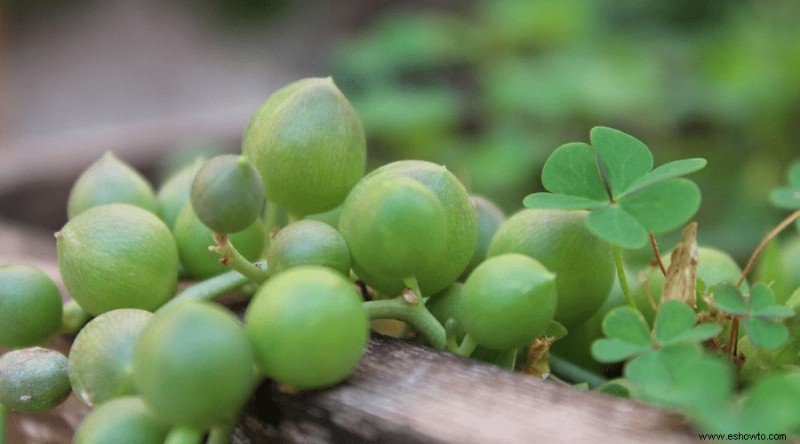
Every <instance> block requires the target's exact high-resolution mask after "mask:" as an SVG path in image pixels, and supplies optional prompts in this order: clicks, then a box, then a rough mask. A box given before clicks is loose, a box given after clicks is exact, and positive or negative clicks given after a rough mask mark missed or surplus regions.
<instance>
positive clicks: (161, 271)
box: [56, 204, 178, 316]
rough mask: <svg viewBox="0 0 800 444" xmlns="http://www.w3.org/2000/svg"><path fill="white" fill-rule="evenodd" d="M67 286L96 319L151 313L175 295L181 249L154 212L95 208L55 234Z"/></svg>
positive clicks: (114, 206)
mask: <svg viewBox="0 0 800 444" xmlns="http://www.w3.org/2000/svg"><path fill="white" fill-rule="evenodd" d="M56 239H57V246H58V267H59V270H60V271H61V277H62V278H64V284H65V285H66V287H67V289H69V291H70V293H71V294H72V297H73V299H75V301H76V302H78V304H80V306H81V307H82V308H83V309H84V310H86V311H87V312H88V313H90V314H92V315H95V316H97V315H99V314H101V313H105V312H107V311H110V310H114V309H117V308H140V309H142V310H148V311H152V310H155V309H156V308H158V307H160V306H161V305H162V304H163V303H164V302H166V301H167V300H168V299H169V298H170V297H171V296H172V295H173V294H174V292H175V288H176V284H177V280H178V273H177V269H176V267H175V264H177V263H178V251H177V248H176V247H175V240H174V239H173V237H172V233H170V231H169V229H168V228H167V226H166V225H164V222H162V221H161V220H160V219H159V218H158V217H156V216H155V215H154V214H153V213H150V212H148V211H145V210H143V209H141V208H138V207H134V206H132V205H127V204H110V205H102V206H99V207H94V208H90V209H89V210H86V211H84V212H83V213H81V214H79V215H78V216H77V217H75V218H73V219H71V220H70V221H69V222H67V224H66V225H65V226H64V228H62V229H61V231H60V232H58V233H56Z"/></svg>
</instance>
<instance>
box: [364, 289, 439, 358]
mask: <svg viewBox="0 0 800 444" xmlns="http://www.w3.org/2000/svg"><path fill="white" fill-rule="evenodd" d="M363 304H364V308H365V309H366V310H367V314H368V315H369V319H370V320H374V319H397V320H398V321H403V322H405V323H407V324H409V325H411V326H412V327H414V329H416V330H417V331H418V332H420V333H421V334H422V336H424V337H425V339H427V341H428V343H429V344H431V346H433V347H436V348H438V349H440V350H443V349H444V348H445V346H446V344H447V339H446V334H445V331H444V327H442V324H440V323H439V321H437V320H436V318H435V317H433V315H432V314H431V312H429V311H428V309H427V308H425V303H424V302H423V301H422V300H421V299H418V300H417V302H416V303H409V302H408V301H407V300H406V298H405V297H404V296H402V295H400V296H397V297H395V298H392V299H380V300H375V301H366V302H364V303H363Z"/></svg>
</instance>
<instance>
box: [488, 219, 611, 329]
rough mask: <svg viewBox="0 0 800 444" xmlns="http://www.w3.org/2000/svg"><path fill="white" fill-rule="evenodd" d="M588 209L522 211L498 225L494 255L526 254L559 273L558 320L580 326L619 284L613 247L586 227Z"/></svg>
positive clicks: (556, 317)
mask: <svg viewBox="0 0 800 444" xmlns="http://www.w3.org/2000/svg"><path fill="white" fill-rule="evenodd" d="M586 217H587V216H586V212H583V211H559V210H522V211H520V212H518V213H516V214H514V215H513V216H511V217H510V218H509V219H508V220H507V221H506V222H505V223H503V225H502V226H501V227H500V228H499V229H498V230H497V233H495V235H494V238H493V239H492V243H491V244H490V246H489V252H488V254H489V256H496V255H499V254H503V253H521V254H524V255H527V256H529V257H532V258H534V259H536V260H538V261H539V262H541V263H542V264H544V266H545V267H547V269H548V270H550V271H552V272H553V273H555V275H556V285H557V287H558V309H557V311H556V315H555V319H556V320H557V321H558V322H561V323H562V324H564V325H565V326H566V327H567V328H568V329H569V328H574V327H577V326H579V325H580V324H581V323H582V322H584V321H586V320H587V319H589V318H590V317H591V316H592V315H593V314H594V313H595V312H597V310H598V309H599V308H600V307H601V306H602V305H603V303H604V302H605V301H606V299H607V298H608V295H609V293H610V292H611V287H612V286H613V284H614V262H613V259H612V252H611V247H610V246H609V245H608V244H606V243H605V242H603V241H601V240H600V239H598V238H597V237H595V236H594V235H592V233H591V232H590V231H589V230H588V229H587V227H586V223H585V222H586Z"/></svg>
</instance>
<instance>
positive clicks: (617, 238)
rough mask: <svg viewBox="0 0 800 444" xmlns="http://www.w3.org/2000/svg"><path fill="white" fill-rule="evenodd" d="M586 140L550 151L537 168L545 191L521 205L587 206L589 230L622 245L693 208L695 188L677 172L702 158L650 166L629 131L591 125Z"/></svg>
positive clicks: (637, 241)
mask: <svg viewBox="0 0 800 444" xmlns="http://www.w3.org/2000/svg"><path fill="white" fill-rule="evenodd" d="M590 139H591V143H592V144H591V145H588V144H585V143H580V142H576V143H568V144H565V145H562V146H560V147H558V148H557V149H556V150H555V151H554V152H553V153H552V154H551V156H550V157H549V158H548V159H547V161H546V162H545V165H544V168H543V170H542V184H543V185H544V187H545V189H546V190H547V191H549V193H534V194H531V195H529V196H527V197H526V198H525V199H524V200H523V204H524V205H525V206H526V207H528V208H542V209H560V210H589V211H590V214H589V217H588V218H587V221H586V223H587V226H588V227H589V229H590V231H592V233H594V234H595V235H596V236H597V237H599V238H600V239H602V240H604V241H606V242H609V243H612V244H615V245H619V246H621V247H625V248H638V247H641V246H643V245H645V244H646V243H647V239H648V236H647V232H648V231H650V232H653V233H662V232H666V231H669V230H672V229H674V228H676V227H678V226H680V225H682V224H684V223H686V222H688V221H689V219H691V217H692V216H693V215H694V214H695V213H696V212H697V210H698V208H699V206H700V190H699V189H698V188H697V185H695V184H694V183H693V182H691V181H689V180H687V179H681V178H679V177H680V176H682V175H685V174H689V173H693V172H695V171H698V170H699V169H701V168H703V167H704V166H705V165H706V161H705V160H704V159H684V160H678V161H674V162H670V163H667V164H665V165H662V166H660V167H658V168H656V169H655V170H653V169H652V168H653V155H652V153H651V152H650V150H649V149H648V148H647V146H646V145H645V144H644V143H642V142H641V141H639V140H638V139H636V138H634V137H633V136H630V135H628V134H625V133H623V132H622V131H619V130H615V129H612V128H606V127H595V128H593V129H592V130H591V133H590ZM651 170H652V171H651Z"/></svg>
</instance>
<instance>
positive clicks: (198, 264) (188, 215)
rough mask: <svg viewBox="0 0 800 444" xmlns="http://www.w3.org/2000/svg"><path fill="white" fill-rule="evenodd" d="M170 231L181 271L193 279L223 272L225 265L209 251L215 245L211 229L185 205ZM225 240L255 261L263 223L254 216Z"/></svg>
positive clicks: (189, 205)
mask: <svg viewBox="0 0 800 444" xmlns="http://www.w3.org/2000/svg"><path fill="white" fill-rule="evenodd" d="M173 234H174V236H175V242H176V245H177V248H178V255H179V257H180V261H181V265H183V268H184V270H185V271H186V272H187V273H188V274H189V275H191V276H193V277H196V278H201V279H202V278H206V277H210V276H214V275H217V274H220V273H223V272H225V271H227V270H229V268H228V267H227V266H225V265H223V264H221V263H220V262H219V258H220V256H219V254H217V253H215V252H213V251H209V249H208V247H210V246H213V245H215V243H214V238H213V237H212V233H211V230H210V229H209V228H208V227H207V226H205V224H203V222H202V221H200V219H198V217H197V215H196V214H195V212H194V209H193V208H192V205H191V204H187V205H186V206H185V207H184V208H183V210H181V212H180V214H178V219H177V220H176V221H175V226H174V227H173ZM228 240H229V241H230V242H231V244H233V246H234V247H236V249H237V250H238V251H239V253H241V254H242V256H244V257H245V258H246V259H248V260H250V261H256V260H257V259H258V257H259V255H260V254H261V250H262V249H263V247H264V242H265V240H266V233H265V231H264V225H263V224H262V223H261V220H259V219H256V220H255V221H254V222H253V223H252V224H250V226H248V227H247V228H245V229H244V230H242V231H239V232H237V233H233V234H230V235H228Z"/></svg>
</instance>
